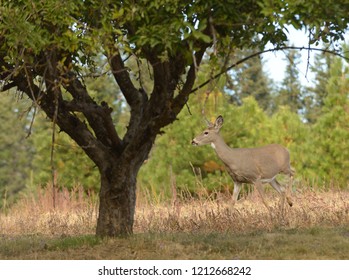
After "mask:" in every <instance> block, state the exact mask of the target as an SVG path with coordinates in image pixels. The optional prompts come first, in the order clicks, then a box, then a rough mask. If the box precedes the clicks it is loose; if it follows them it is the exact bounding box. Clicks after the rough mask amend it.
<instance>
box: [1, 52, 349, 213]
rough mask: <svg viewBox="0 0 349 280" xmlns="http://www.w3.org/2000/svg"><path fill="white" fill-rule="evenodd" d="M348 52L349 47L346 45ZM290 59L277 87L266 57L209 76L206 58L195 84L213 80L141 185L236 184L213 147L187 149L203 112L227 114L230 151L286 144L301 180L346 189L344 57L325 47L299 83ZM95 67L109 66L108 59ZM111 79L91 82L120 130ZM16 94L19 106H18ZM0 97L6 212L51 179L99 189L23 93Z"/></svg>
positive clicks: (75, 151) (155, 190) (348, 151)
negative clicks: (305, 80) (110, 107)
mask: <svg viewBox="0 0 349 280" xmlns="http://www.w3.org/2000/svg"><path fill="white" fill-rule="evenodd" d="M343 48H344V52H345V51H346V49H347V48H348V47H347V46H345V45H344V46H343ZM257 51H258V50H242V51H239V52H237V53H234V54H233V57H232V58H231V59H232V60H233V61H239V60H240V59H242V58H244V57H247V56H249V55H251V54H253V53H256V52H257ZM286 57H287V67H286V71H285V76H284V79H283V81H282V82H281V83H277V82H275V81H274V80H273V79H272V77H270V74H269V73H267V72H266V71H265V61H264V60H263V59H262V58H261V57H260V56H255V57H253V58H251V59H249V60H247V61H245V63H243V64H240V65H238V66H237V67H235V68H233V69H232V70H230V71H229V72H227V73H226V74H224V75H222V76H220V77H219V78H218V79H213V78H212V77H213V76H214V74H216V73H217V72H218V71H219V69H218V68H217V69H216V68H215V66H214V63H212V61H206V62H205V63H203V64H202V65H201V67H200V71H199V73H198V77H199V78H198V80H197V85H200V84H201V83H203V82H204V81H207V80H210V82H209V83H208V85H207V86H205V87H203V88H201V89H199V90H198V91H197V92H196V94H194V95H192V96H191V98H190V100H189V102H188V104H187V109H184V110H182V112H181V113H180V115H179V116H178V121H176V122H175V123H174V124H172V125H170V126H168V127H167V128H165V129H164V132H165V133H164V134H163V135H161V136H160V137H158V138H157V140H156V143H155V145H154V147H153V150H152V152H151V154H150V156H149V158H148V160H147V161H146V162H145V164H144V165H143V167H142V169H141V171H140V174H139V176H138V189H141V190H144V191H146V192H149V193H150V194H153V196H152V197H154V198H157V199H160V198H163V199H166V198H168V197H170V196H171V195H173V190H174V189H176V190H177V192H181V191H183V192H186V193H188V192H189V193H191V194H193V195H200V194H199V193H198V192H200V191H202V190H203V189H205V190H208V191H230V190H231V189H232V185H233V184H232V181H231V179H230V178H229V176H228V174H227V173H226V172H225V170H224V166H223V164H222V163H221V162H220V161H219V159H218V158H217V157H216V155H215V153H214V151H213V149H212V148H211V147H209V146H207V147H200V148H195V147H192V146H191V145H190V142H191V139H192V138H193V137H194V136H195V135H196V134H198V133H200V132H201V131H202V130H203V128H204V127H205V121H204V120H205V118H207V119H208V120H211V121H213V120H214V119H215V118H216V117H217V116H218V115H222V116H223V117H224V119H225V123H224V127H223V129H222V131H221V133H222V135H223V137H224V139H225V140H226V142H227V143H228V144H229V145H230V146H231V147H254V146H261V145H265V144H268V143H280V144H282V145H284V146H286V147H287V148H288V149H289V150H290V153H291V162H292V165H293V167H294V168H295V169H296V172H297V175H296V178H297V180H298V181H301V182H303V181H307V182H308V184H307V185H313V186H316V187H317V188H321V187H326V186H329V185H333V184H335V185H336V186H339V187H340V188H346V187H348V181H349V173H348V170H349V141H348V139H349V98H348V92H349V76H348V75H349V68H348V64H347V63H346V62H345V60H343V59H341V58H339V57H336V56H333V55H331V54H326V53H320V52H319V53H317V54H316V55H315V59H314V63H313V65H309V73H310V72H311V73H312V75H311V76H312V77H314V79H313V80H312V81H310V82H309V83H308V84H302V83H301V82H300V74H299V73H300V71H299V64H300V53H299V51H297V50H292V49H291V50H288V51H286ZM99 63H100V66H101V67H103V64H104V63H105V62H104V60H103V57H101V60H100V61H99ZM137 63H139V61H138V62H137V61H136V60H135V59H133V58H132V57H130V58H129V59H128V61H127V66H128V67H129V68H132V67H138V65H137ZM218 65H220V64H219V63H218V62H217V67H218ZM142 72H143V74H142V75H141V80H136V79H137V78H136V77H134V79H135V81H134V82H135V83H142V85H143V86H144V87H145V88H146V87H150V86H151V75H152V73H151V72H150V70H149V67H148V66H147V65H146V64H145V63H144V64H142ZM114 83H115V81H114V80H113V78H112V77H110V76H108V75H107V74H106V75H105V76H103V77H102V79H101V78H99V79H94V78H93V77H91V78H88V79H87V80H86V85H87V87H88V88H89V89H90V90H92V91H93V95H94V98H95V100H96V101H97V102H98V103H99V102H101V101H102V100H107V101H108V103H109V104H112V105H113V109H114V111H113V112H114V113H113V120H114V123H115V124H116V126H117V127H118V132H119V133H120V135H123V133H122V132H123V131H122V129H124V128H125V127H126V124H127V123H128V120H129V108H128V107H127V105H126V102H125V101H124V100H123V98H122V95H121V93H120V94H119V95H118V96H119V98H118V99H117V101H115V100H112V99H111V96H113V95H115V93H112V92H110V91H111V90H112V89H114V88H115V85H114ZM14 96H15V97H14ZM13 98H16V99H17V101H18V102H13ZM0 100H1V101H0V102H1V103H2V104H3V106H1V107H0V118H1V121H0V128H1V129H0V195H1V201H0V206H1V207H2V208H6V207H8V206H9V205H10V204H11V203H12V202H13V201H15V199H16V198H18V197H20V196H21V195H28V194H31V193H33V192H34V191H36V190H37V186H42V187H43V188H45V187H47V186H49V185H50V182H51V181H52V179H53V178H55V180H56V183H57V184H56V185H57V186H58V187H59V188H63V187H64V188H68V189H71V188H74V187H76V186H82V187H83V188H84V190H85V191H86V192H87V193H94V192H98V190H99V187H100V186H99V177H98V176H99V175H98V170H97V168H96V167H95V166H94V164H93V163H92V162H91V161H90V160H89V159H88V158H87V156H86V155H85V154H84V153H83V152H82V151H81V150H80V148H79V147H78V146H77V145H76V144H75V143H74V142H73V141H72V140H70V139H69V138H68V137H67V136H66V135H65V134H64V133H58V134H56V135H55V139H54V141H52V135H53V134H52V124H51V122H50V121H49V120H47V119H46V118H45V116H44V114H43V113H42V112H41V111H40V110H39V108H35V107H33V106H32V104H31V102H30V101H29V100H27V99H26V98H25V97H23V96H21V95H20V94H17V95H14V94H11V93H8V94H6V93H3V94H1V96H0ZM14 116H15V117H14ZM52 148H53V149H52ZM53 175H54V176H53ZM309 182H310V184H309ZM203 187H204V188H203Z"/></svg>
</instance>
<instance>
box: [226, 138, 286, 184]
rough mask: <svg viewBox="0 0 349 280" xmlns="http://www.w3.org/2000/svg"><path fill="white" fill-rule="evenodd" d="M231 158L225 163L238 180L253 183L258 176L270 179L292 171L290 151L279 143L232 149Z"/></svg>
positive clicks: (235, 179)
mask: <svg viewBox="0 0 349 280" xmlns="http://www.w3.org/2000/svg"><path fill="white" fill-rule="evenodd" d="M230 158H231V161H227V162H225V165H226V167H227V169H228V172H229V174H230V175H231V177H232V178H233V180H234V181H237V182H242V183H253V182H255V181H256V180H257V179H258V178H259V179H264V180H268V179H272V178H274V177H275V176H276V175H277V174H279V173H285V174H290V172H291V167H290V155H289V152H288V150H287V149H286V148H284V147H283V146H281V145H279V144H270V145H267V146H263V147H257V148H237V149H232V150H231V155H230Z"/></svg>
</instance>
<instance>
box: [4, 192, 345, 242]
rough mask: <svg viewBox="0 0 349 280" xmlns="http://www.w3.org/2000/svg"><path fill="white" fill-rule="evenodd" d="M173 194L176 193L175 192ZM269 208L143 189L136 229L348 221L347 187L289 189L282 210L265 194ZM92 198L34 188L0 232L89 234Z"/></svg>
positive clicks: (222, 229) (235, 229) (221, 229)
mask: <svg viewBox="0 0 349 280" xmlns="http://www.w3.org/2000/svg"><path fill="white" fill-rule="evenodd" d="M176 196H177V195H176ZM267 196H268V201H269V204H270V206H271V208H272V213H269V212H268V211H267V209H266V208H265V206H264V205H263V203H262V202H261V200H260V197H259V195H258V193H257V192H252V193H251V194H249V195H247V196H246V197H244V198H242V199H241V200H240V201H239V202H238V203H237V204H236V205H235V207H231V201H230V195H227V194H219V193H218V194H211V195H210V196H208V197H207V196H205V197H201V198H193V197H190V198H186V199H178V198H176V197H174V198H173V199H172V201H170V202H167V203H166V202H163V203H155V204H154V203H151V202H149V201H150V199H149V198H147V195H146V194H145V193H139V195H138V201H137V208H136V217H135V225H134V231H135V233H147V232H153V233H175V232H191V233H214V232H218V233H247V232H253V231H260V230H262V231H272V230H274V229H293V228H311V227H316V226H326V227H336V226H346V225H349V192H348V191H345V190H340V189H336V188H332V189H331V190H327V191H319V190H316V191H315V190H313V189H311V188H309V187H307V188H302V189H299V190H297V191H296V192H294V193H293V194H292V199H293V201H294V206H293V207H288V205H286V207H285V212H284V213H283V214H282V212H281V210H280V205H279V197H278V196H277V195H276V194H275V192H273V191H270V192H268V193H267ZM96 201H97V199H96V197H95V196H93V195H86V194H85V193H84V192H83V189H82V188H81V187H76V188H75V189H74V191H73V192H68V191H67V190H62V191H59V192H56V193H55V204H56V205H55V208H53V203H52V190H51V188H49V187H47V188H46V189H44V190H42V189H38V190H37V192H36V195H35V197H34V196H33V195H30V196H27V197H23V198H22V199H21V200H20V201H18V203H17V204H16V205H14V206H13V207H12V208H11V209H7V211H6V213H0V235H1V236H22V235H36V234H41V235H47V236H62V235H63V236H79V235H88V234H94V232H95V225H96V219H97V209H98V205H97V202H96Z"/></svg>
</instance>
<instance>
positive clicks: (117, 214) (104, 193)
mask: <svg viewBox="0 0 349 280" xmlns="http://www.w3.org/2000/svg"><path fill="white" fill-rule="evenodd" d="M154 139H155V136H154V137H152V138H150V139H146V140H145V141H143V142H138V141H137V142H138V143H139V144H140V146H139V147H138V149H134V148H131V147H130V148H126V149H124V151H123V153H122V154H121V155H118V157H115V156H113V155H110V157H109V158H105V163H106V164H105V165H103V166H102V167H101V168H100V176H101V189H100V194H99V198H100V202H99V203H100V204H99V216H98V220H97V228H96V234H97V235H98V236H101V237H104V236H127V235H130V234H132V233H133V224H134V214H135V207H136V187H137V174H138V171H139V169H140V167H141V166H142V164H143V162H144V160H145V159H146V158H147V156H148V154H149V152H150V149H151V147H152V144H153V140H154ZM132 144H133V143H132Z"/></svg>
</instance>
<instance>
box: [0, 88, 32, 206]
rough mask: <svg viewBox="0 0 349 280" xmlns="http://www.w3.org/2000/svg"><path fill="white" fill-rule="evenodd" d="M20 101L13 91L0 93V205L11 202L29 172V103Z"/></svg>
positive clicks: (27, 179)
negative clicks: (27, 120)
mask: <svg viewBox="0 0 349 280" xmlns="http://www.w3.org/2000/svg"><path fill="white" fill-rule="evenodd" d="M14 99H18V100H17V101H18V102H16V100H14ZM23 101H24V100H21V97H20V96H17V97H15V96H13V93H11V95H9V94H3V95H1V96H0V102H1V105H2V106H0V131H1V133H0V207H6V203H10V202H12V201H13V200H14V198H15V195H16V194H18V193H19V192H20V191H22V190H23V189H25V187H26V185H27V183H29V181H30V179H31V178H30V177H31V176H32V174H31V170H32V156H33V153H34V148H33V143H32V141H31V139H30V138H27V136H28V123H27V122H26V116H27V113H28V112H26V111H27V107H28V106H29V104H28V102H23Z"/></svg>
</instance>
